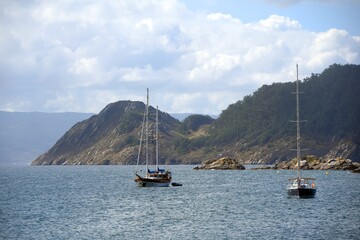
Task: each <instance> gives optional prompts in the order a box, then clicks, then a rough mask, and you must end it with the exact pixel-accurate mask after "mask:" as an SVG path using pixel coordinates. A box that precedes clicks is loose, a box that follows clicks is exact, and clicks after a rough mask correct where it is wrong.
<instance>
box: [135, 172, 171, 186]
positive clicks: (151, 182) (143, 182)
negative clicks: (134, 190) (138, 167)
mask: <svg viewBox="0 0 360 240" xmlns="http://www.w3.org/2000/svg"><path fill="white" fill-rule="evenodd" d="M135 182H136V183H137V184H138V186H139V187H169V186H170V184H171V178H147V177H141V176H139V175H137V174H136V178H135Z"/></svg>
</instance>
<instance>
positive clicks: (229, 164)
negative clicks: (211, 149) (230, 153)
mask: <svg viewBox="0 0 360 240" xmlns="http://www.w3.org/2000/svg"><path fill="white" fill-rule="evenodd" d="M193 169H194V170H245V167H244V166H243V165H241V164H240V163H239V162H238V161H237V160H236V159H234V158H230V157H223V158H220V159H211V160H207V161H205V162H204V163H203V164H201V166H196V167H194V168H193Z"/></svg>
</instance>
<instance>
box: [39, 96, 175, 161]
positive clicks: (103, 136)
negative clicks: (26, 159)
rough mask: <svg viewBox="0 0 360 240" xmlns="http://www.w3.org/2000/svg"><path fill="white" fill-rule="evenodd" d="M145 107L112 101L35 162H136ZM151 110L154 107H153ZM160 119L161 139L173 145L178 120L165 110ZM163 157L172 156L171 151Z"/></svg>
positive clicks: (135, 103) (139, 103)
mask: <svg viewBox="0 0 360 240" xmlns="http://www.w3.org/2000/svg"><path fill="white" fill-rule="evenodd" d="M144 109H145V105H144V103H142V102H132V101H119V102H116V103H111V104H109V105H108V106H106V107H105V108H104V109H103V110H102V111H101V112H100V113H99V114H97V115H94V116H92V117H90V118H89V119H87V120H84V121H82V122H79V123H77V124H75V125H74V126H73V127H72V128H71V129H70V130H69V131H67V132H66V133H65V134H64V135H63V136H62V137H61V138H60V139H59V140H58V141H57V142H56V144H55V145H54V146H53V147H52V148H51V149H50V150H49V151H47V152H46V153H44V154H42V155H41V156H39V157H38V158H37V159H36V160H35V161H33V162H32V165H82V164H86V165H94V164H102V165H108V164H135V163H136V157H137V151H138V148H137V145H138V142H139V132H140V127H141V123H142V120H143V114H144ZM150 111H151V112H154V111H155V110H154V108H152V107H151V108H150ZM159 120H160V121H161V122H162V124H161V125H160V126H159V131H160V134H161V140H160V142H161V143H162V144H163V147H164V148H171V139H172V137H171V131H172V129H173V128H174V127H175V126H176V125H177V124H179V121H178V120H176V119H174V118H172V117H171V116H170V115H169V114H167V113H164V112H159ZM169 139H170V140H169ZM163 156H164V157H169V158H170V159H172V156H171V154H169V151H165V152H164V153H163Z"/></svg>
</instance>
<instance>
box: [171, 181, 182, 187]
mask: <svg viewBox="0 0 360 240" xmlns="http://www.w3.org/2000/svg"><path fill="white" fill-rule="evenodd" d="M171 185H172V186H173V187H179V186H182V184H181V183H176V182H173V183H171Z"/></svg>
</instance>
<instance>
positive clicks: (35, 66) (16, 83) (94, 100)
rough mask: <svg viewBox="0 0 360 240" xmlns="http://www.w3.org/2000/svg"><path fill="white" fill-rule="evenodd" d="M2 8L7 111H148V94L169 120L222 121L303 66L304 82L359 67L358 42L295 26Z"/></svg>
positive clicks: (1, 97) (0, 43)
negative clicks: (120, 104)
mask: <svg viewBox="0 0 360 240" xmlns="http://www.w3.org/2000/svg"><path fill="white" fill-rule="evenodd" d="M0 8H1V9H2V10H1V12H0V19H1V21H0V54H1V56H2V58H1V59H0V84H1V88H0V101H1V102H2V103H3V104H2V105H1V106H0V108H1V109H3V110H6V109H13V110H17V109H18V110H26V108H27V109H28V110H29V111H30V110H36V111H81V112H99V111H100V110H101V109H102V108H103V107H104V106H105V105H106V104H107V103H110V102H113V101H117V100H128V99H129V100H142V101H144V99H143V96H144V95H145V92H144V91H145V90H144V89H146V87H149V88H150V89H151V90H152V91H151V94H152V98H151V99H152V100H153V101H154V104H155V103H156V104H158V105H159V107H160V109H162V110H164V111H168V112H199V113H208V114H219V113H220V112H221V110H223V109H224V108H226V107H227V106H228V105H229V104H231V103H234V102H235V101H237V100H240V99H241V98H242V97H243V96H244V95H246V94H250V93H252V91H254V90H256V88H258V87H260V86H261V85H262V84H271V83H272V82H285V81H291V80H293V79H294V66H295V63H299V64H300V69H301V76H304V77H305V76H308V75H310V74H311V73H312V72H315V73H318V72H320V71H322V70H323V69H324V68H326V67H327V66H328V65H330V64H333V63H356V64H359V63H360V56H359V53H360V37H359V36H350V35H349V34H348V33H347V32H346V31H344V30H340V29H329V30H328V31H326V32H311V31H309V30H307V29H304V28H303V27H302V26H301V22H299V21H296V20H294V19H291V18H289V17H286V16H279V15H271V16H269V17H268V18H265V19H262V20H260V21H257V22H250V23H244V22H242V21H241V19H238V18H236V17H233V16H231V15H230V14H226V13H220V12H214V13H210V14H204V13H202V12H200V13H195V12H191V11H189V10H188V9H187V8H186V6H185V5H183V4H182V3H181V2H179V1H177V0H138V1H137V2H136V4H134V3H133V1H130V0H128V1H126V0H123V1H105V2H88V1H81V0H80V1H72V0H66V1H55V2H53V1H35V2H29V3H27V4H25V3H17V2H13V1H2V2H1V3H0ZM17 101H18V102H17ZM25 103H26V104H25ZM6 106H11V107H6Z"/></svg>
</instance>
